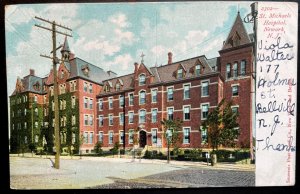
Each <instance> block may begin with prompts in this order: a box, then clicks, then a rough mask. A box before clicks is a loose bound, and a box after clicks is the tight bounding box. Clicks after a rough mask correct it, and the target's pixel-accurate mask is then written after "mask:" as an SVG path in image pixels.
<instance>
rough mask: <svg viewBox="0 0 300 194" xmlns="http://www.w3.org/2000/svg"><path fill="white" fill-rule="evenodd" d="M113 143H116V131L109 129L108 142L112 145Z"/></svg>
mask: <svg viewBox="0 0 300 194" xmlns="http://www.w3.org/2000/svg"><path fill="white" fill-rule="evenodd" d="M110 138H111V139H110ZM113 143H114V132H113V131H108V144H109V145H112V144H113Z"/></svg>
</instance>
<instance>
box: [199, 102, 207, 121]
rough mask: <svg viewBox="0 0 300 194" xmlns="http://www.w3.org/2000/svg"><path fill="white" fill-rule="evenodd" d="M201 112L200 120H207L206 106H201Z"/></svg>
mask: <svg viewBox="0 0 300 194" xmlns="http://www.w3.org/2000/svg"><path fill="white" fill-rule="evenodd" d="M201 110H202V111H201V112H202V115H201V119H202V120H205V119H207V115H208V104H202V107H201Z"/></svg>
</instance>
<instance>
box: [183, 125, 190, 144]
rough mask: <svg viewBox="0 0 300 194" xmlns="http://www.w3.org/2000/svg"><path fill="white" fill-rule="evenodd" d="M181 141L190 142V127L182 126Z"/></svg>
mask: <svg viewBox="0 0 300 194" xmlns="http://www.w3.org/2000/svg"><path fill="white" fill-rule="evenodd" d="M183 143H185V144H187V143H190V128H183Z"/></svg>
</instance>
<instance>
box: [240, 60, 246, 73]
mask: <svg viewBox="0 0 300 194" xmlns="http://www.w3.org/2000/svg"><path fill="white" fill-rule="evenodd" d="M240 71H241V72H240V75H246V61H245V60H242V61H241V67H240Z"/></svg>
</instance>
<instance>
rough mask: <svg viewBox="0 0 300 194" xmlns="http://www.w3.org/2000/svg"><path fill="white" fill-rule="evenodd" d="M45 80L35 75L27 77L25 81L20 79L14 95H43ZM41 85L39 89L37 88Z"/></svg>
mask: <svg viewBox="0 0 300 194" xmlns="http://www.w3.org/2000/svg"><path fill="white" fill-rule="evenodd" d="M44 79H45V78H41V77H37V76H34V75H27V76H25V77H24V78H23V79H21V78H18V79H17V83H16V88H15V90H14V92H13V93H12V95H15V94H17V93H23V92H33V93H38V94H43V93H45V91H43V86H44ZM37 85H39V87H35V86H37Z"/></svg>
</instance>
